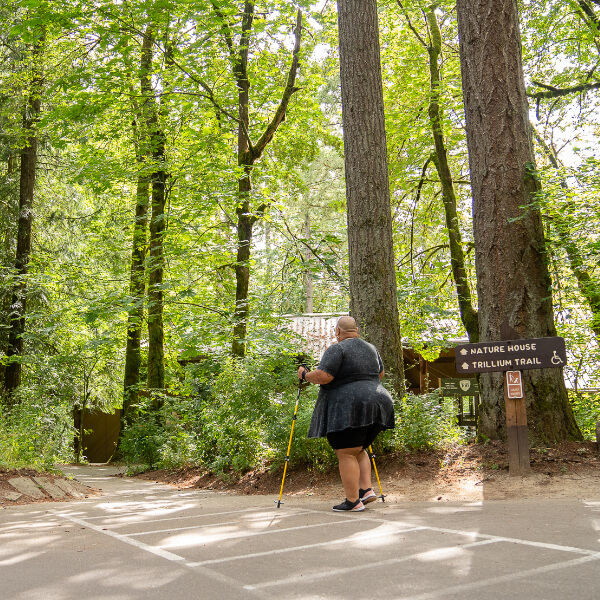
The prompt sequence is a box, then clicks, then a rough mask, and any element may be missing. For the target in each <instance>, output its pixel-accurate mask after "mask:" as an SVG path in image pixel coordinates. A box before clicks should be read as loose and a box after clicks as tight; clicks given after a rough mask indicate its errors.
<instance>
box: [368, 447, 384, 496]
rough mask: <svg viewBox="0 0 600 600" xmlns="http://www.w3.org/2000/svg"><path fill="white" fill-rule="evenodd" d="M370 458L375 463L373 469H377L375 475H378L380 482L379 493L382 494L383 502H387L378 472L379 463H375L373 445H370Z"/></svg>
mask: <svg viewBox="0 0 600 600" xmlns="http://www.w3.org/2000/svg"><path fill="white" fill-rule="evenodd" d="M369 458H370V459H371V462H372V463H373V469H374V470H375V477H377V483H378V484H379V493H380V494H381V495H380V496H379V497H380V498H381V501H382V502H385V494H384V493H383V490H382V489H381V481H379V473H378V472H377V465H376V464H375V454H373V448H372V447H371V446H369Z"/></svg>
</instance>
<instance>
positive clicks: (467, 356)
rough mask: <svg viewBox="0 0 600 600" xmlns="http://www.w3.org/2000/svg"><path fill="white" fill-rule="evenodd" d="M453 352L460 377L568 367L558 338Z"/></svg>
mask: <svg viewBox="0 0 600 600" xmlns="http://www.w3.org/2000/svg"><path fill="white" fill-rule="evenodd" d="M454 352H455V356H456V370H457V371H458V372H459V373H485V372H488V371H511V370H519V371H523V370H524V369H554V368H556V367H564V366H565V365H566V364H567V351H566V349H565V340H564V339H563V338H561V337H548V338H534V339H530V340H509V341H505V342H482V343H479V344H459V345H457V346H456V349H455V351H454Z"/></svg>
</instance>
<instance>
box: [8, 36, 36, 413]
mask: <svg viewBox="0 0 600 600" xmlns="http://www.w3.org/2000/svg"><path fill="white" fill-rule="evenodd" d="M43 44H44V36H43V35H41V36H40V37H39V38H38V39H37V40H36V42H35V43H34V44H33V48H32V56H31V62H32V65H33V69H34V72H33V75H32V79H31V83H30V90H29V95H28V98H27V103H26V105H25V107H24V109H23V121H22V142H21V144H22V149H21V164H20V177H19V220H18V225H17V247H16V253H15V263H14V272H15V276H16V279H15V283H14V285H13V289H12V297H11V305H10V314H9V319H10V322H9V332H8V343H7V347H6V356H7V358H8V359H9V360H8V362H7V365H6V369H5V372H4V390H5V393H6V401H7V402H8V403H9V405H10V404H13V403H14V401H15V399H14V392H15V390H16V389H17V388H18V387H19V386H20V385H21V373H22V366H21V358H22V356H23V334H24V333H25V315H26V311H27V275H28V273H29V259H30V256H31V240H32V231H33V216H34V208H33V204H34V191H35V182H36V168H37V161H38V132H37V125H38V122H39V119H40V112H41V104H42V102H41V93H42V73H41V64H40V63H41V55H42V48H43Z"/></svg>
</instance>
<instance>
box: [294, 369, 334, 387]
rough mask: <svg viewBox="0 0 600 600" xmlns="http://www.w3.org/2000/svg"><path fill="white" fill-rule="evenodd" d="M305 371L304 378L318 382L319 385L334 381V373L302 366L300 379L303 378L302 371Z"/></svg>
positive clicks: (311, 381)
mask: <svg viewBox="0 0 600 600" xmlns="http://www.w3.org/2000/svg"><path fill="white" fill-rule="evenodd" d="M303 372H305V375H304V380H305V381H308V382H309V383H317V384H319V385H325V384H327V383H330V382H332V381H333V375H330V374H329V373H327V372H325V371H321V370H319V369H315V370H314V371H309V370H308V369H305V368H304V367H300V368H299V369H298V379H302V373H303Z"/></svg>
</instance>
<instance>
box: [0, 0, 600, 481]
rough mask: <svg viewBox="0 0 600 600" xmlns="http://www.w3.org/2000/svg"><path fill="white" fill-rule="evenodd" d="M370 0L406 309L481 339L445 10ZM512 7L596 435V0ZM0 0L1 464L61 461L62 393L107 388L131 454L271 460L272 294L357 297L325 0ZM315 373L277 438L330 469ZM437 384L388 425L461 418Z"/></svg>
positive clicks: (221, 461)
mask: <svg viewBox="0 0 600 600" xmlns="http://www.w3.org/2000/svg"><path fill="white" fill-rule="evenodd" d="M378 10H379V22H380V43H381V61H382V77H383V90H384V99H385V111H386V133H387V144H388V163H389V178H390V193H391V203H392V216H393V235H394V245H395V247H394V250H395V257H396V258H395V260H396V287H397V294H398V303H399V309H400V331H401V334H402V339H403V342H404V343H405V344H408V345H409V346H411V347H413V348H416V349H417V350H419V351H421V352H422V353H423V354H424V355H425V356H427V357H429V358H434V357H435V356H436V354H437V353H438V352H439V351H440V350H441V349H443V348H445V347H447V346H449V345H451V342H452V340H456V339H457V338H461V337H462V338H465V337H467V335H468V336H470V337H471V340H472V341H473V332H472V331H471V332H470V331H469V330H468V320H465V318H464V308H465V307H464V306H461V305H460V303H459V298H460V299H461V301H462V300H464V298H465V295H464V293H462V292H460V291H459V292H457V285H456V281H457V278H456V276H454V275H453V269H452V267H453V265H452V259H453V257H455V255H454V254H451V253H452V252H453V249H452V243H455V242H452V243H451V241H452V240H456V236H455V235H454V237H453V235H452V234H453V230H454V234H455V233H456V231H458V233H459V238H458V246H459V249H460V251H461V253H462V260H463V268H464V278H463V280H462V283H463V284H464V285H467V286H468V289H469V291H470V293H471V295H472V303H473V306H474V307H476V305H477V297H476V277H475V268H474V241H473V232H472V231H473V230H472V207H471V188H470V178H469V165H468V155H467V148H466V136H465V117H464V108H463V95H462V87H461V72H460V60H459V52H458V38H457V22H456V8H455V5H454V2H451V1H445V0H444V1H441V2H437V3H435V4H433V5H432V4H429V3H424V2H418V1H416V0H406V1H404V2H401V1H395V2H392V1H382V2H379V3H378ZM520 10H521V13H520V17H521V33H522V51H523V63H524V70H525V79H526V85H527V91H528V96H529V100H530V105H531V113H530V120H531V125H532V128H533V130H532V135H533V137H534V139H535V142H536V152H537V155H536V161H537V169H536V171H535V174H536V177H537V178H539V180H540V182H541V192H540V193H539V194H538V195H537V196H536V198H535V202H534V205H535V206H534V208H535V210H539V211H541V213H542V215H543V222H544V234H545V239H546V249H547V263H548V266H549V270H550V273H551V276H552V286H553V290H552V291H553V301H554V314H555V321H556V327H557V332H558V334H559V335H562V336H564V337H565V339H566V341H567V347H568V351H569V365H568V367H567V368H566V369H565V372H564V375H565V378H566V381H567V386H568V388H570V390H571V391H570V401H571V404H572V406H573V408H574V411H575V416H576V418H577V421H578V425H579V428H580V429H581V431H582V433H583V434H584V436H586V437H587V438H589V439H591V436H592V431H593V427H594V424H595V422H596V421H597V420H599V419H600V414H599V412H600V409H599V404H598V395H597V394H596V393H595V392H594V391H592V392H586V391H585V390H586V389H593V388H595V387H596V386H597V385H598V383H597V382H598V370H599V368H598V364H599V363H598V344H597V335H599V334H600V325H598V323H599V321H598V319H599V318H600V314H599V312H600V285H599V283H600V282H599V281H598V273H597V262H598V260H597V255H598V232H599V231H600V228H599V216H600V215H599V204H598V187H599V185H600V182H599V180H598V175H597V173H598V151H597V147H598V143H597V142H598V139H597V137H598V135H599V129H598V105H597V104H598V89H599V88H600V80H599V79H598V75H597V73H596V71H597V66H598V62H599V50H600V45H599V44H600V33H599V25H600V21H599V19H600V3H598V2H596V1H595V0H568V1H567V2H557V1H553V0H540V1H531V2H522V3H521V4H520ZM0 16H1V17H2V22H3V27H2V30H1V32H0V65H1V66H0V69H1V70H0V73H1V80H0V236H1V237H0V242H1V244H0V269H1V270H2V278H1V280H0V326H1V329H0V349H1V350H2V354H1V355H0V356H1V357H2V365H1V366H0V381H1V382H2V383H3V392H2V393H3V400H2V403H1V409H0V410H1V413H0V425H1V429H0V466H1V465H4V466H7V467H12V466H24V465H27V466H31V465H33V466H35V465H38V466H46V467H48V466H50V465H52V464H53V463H54V462H56V461H67V460H72V459H73V458H74V457H73V448H74V446H73V438H74V437H77V436H78V435H80V434H81V432H80V431H79V432H78V431H75V429H74V426H73V412H74V410H75V409H85V410H89V409H91V408H94V407H98V408H101V409H103V410H107V411H112V410H114V409H115V408H119V407H122V406H125V409H126V410H125V416H124V425H125V428H124V429H123V435H122V437H121V440H120V447H119V454H120V455H121V456H122V457H123V458H125V459H127V460H129V461H130V462H132V463H144V464H150V465H154V466H176V465H182V464H196V465H201V466H205V467H206V468H208V469H210V470H215V471H225V470H228V469H232V468H233V469H235V470H245V469H248V468H253V467H256V466H262V465H266V464H272V465H274V466H277V465H278V464H281V460H282V458H283V456H284V455H285V452H284V449H285V445H286V443H287V437H288V435H289V425H290V416H291V412H292V407H293V403H294V397H295V391H296V380H295V369H294V364H295V363H294V361H295V359H296V356H297V354H298V351H299V349H301V347H302V343H301V340H300V339H298V337H297V336H295V335H294V334H292V333H291V332H289V331H288V330H287V329H286V328H285V326H284V318H283V317H282V315H285V314H299V313H304V312H309V313H312V312H322V313H343V312H347V310H348V303H349V287H348V237H347V230H346V199H345V186H344V155H343V143H342V127H341V100H340V77H339V57H338V42H337V23H336V5H335V3H333V2H321V3H319V4H314V3H312V2H294V3H291V2H277V1H269V2H266V1H265V2H258V1H257V2H249V1H247V2H233V1H229V0H223V1H221V2H216V1H213V2H205V1H196V0H178V1H169V0H154V1H146V2H145V1H142V0H136V1H135V2H125V1H123V2H112V1H103V0H98V1H96V2H94V3H89V2H79V1H76V0H56V1H53V2H44V1H41V0H28V1H22V0H19V1H13V0H5V2H4V3H3V5H2V6H0ZM436 77H437V78H436ZM432 82H433V83H432ZM436 106H437V111H438V112H437V116H435V119H437V120H436V121H435V122H436V123H437V124H438V129H437V134H438V139H437V140H436V137H435V134H436V128H435V127H433V128H432V122H433V120H432V119H433V117H432V107H433V109H435V107H436ZM244 107H245V108H244ZM440 131H441V132H442V134H443V141H444V143H445V146H446V154H447V158H448V161H447V170H444V169H443V168H440V164H439V156H438V155H437V154H436V152H435V150H436V143H439V132H440ZM448 171H449V173H450V176H451V179H450V182H449V181H448V180H447V178H446V179H445V178H444V177H445V174H446V172H448ZM449 183H450V185H451V188H452V192H453V194H454V207H455V215H454V216H452V215H449V209H451V208H452V206H451V205H450V204H449V203H448V201H447V200H448V197H449V192H448V185H449ZM454 250H456V248H455V249H454ZM461 316H462V317H463V318H462V319H461ZM315 391H316V390H315V389H310V390H307V391H306V392H305V396H304V397H303V398H304V399H303V403H302V406H301V410H300V415H299V420H298V424H297V427H298V430H297V431H298V435H297V437H296V439H297V448H295V452H297V453H298V455H299V456H300V457H301V458H303V459H304V460H306V461H307V462H309V463H310V464H312V465H314V466H315V467H325V466H327V465H329V464H331V463H332V455H331V453H330V451H329V450H328V449H327V447H326V444H323V443H322V442H321V441H310V442H308V441H307V440H306V439H305V435H304V434H305V432H306V428H307V426H308V420H309V419H310V414H311V410H312V405H313V403H314V400H315ZM438 400H439V397H438V395H437V393H435V392H434V393H432V394H428V395H425V396H421V397H416V396H411V395H406V396H403V397H401V396H398V397H397V399H396V404H397V410H398V414H399V415H401V419H400V420H399V421H400V422H399V427H398V428H397V429H396V430H395V431H394V432H393V433H388V434H386V436H384V437H383V438H382V440H381V442H380V444H381V445H382V446H383V447H384V448H386V449H399V448H408V449H410V448H421V447H426V446H428V445H429V446H431V445H438V444H444V443H448V442H450V441H453V442H460V441H461V440H463V439H464V435H465V434H464V432H463V431H462V430H460V429H459V428H458V427H457V426H456V425H455V423H454V418H453V415H452V410H453V409H452V406H446V405H444V404H441V405H440V404H439V402H438Z"/></svg>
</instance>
